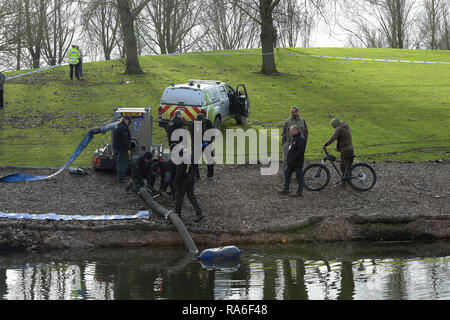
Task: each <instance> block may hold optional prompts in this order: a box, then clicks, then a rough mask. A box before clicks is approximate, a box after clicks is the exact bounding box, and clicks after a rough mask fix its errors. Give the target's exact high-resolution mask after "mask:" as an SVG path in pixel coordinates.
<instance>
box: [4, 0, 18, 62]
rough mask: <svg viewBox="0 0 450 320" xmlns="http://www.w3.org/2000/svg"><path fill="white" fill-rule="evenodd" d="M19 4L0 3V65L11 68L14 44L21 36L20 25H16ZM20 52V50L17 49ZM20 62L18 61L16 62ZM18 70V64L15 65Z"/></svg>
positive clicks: (12, 2)
mask: <svg viewBox="0 0 450 320" xmlns="http://www.w3.org/2000/svg"><path fill="white" fill-rule="evenodd" d="M19 12H21V3H20V2H18V1H17V0H4V1H1V2H0V21H2V23H1V24H0V65H1V66H2V67H1V68H0V69H3V67H7V68H12V66H13V65H12V62H11V57H13V56H14V55H15V50H16V49H17V46H16V44H17V43H18V38H19V37H20V34H21V31H22V29H21V24H20V23H18V21H19V20H18V18H20V16H19V14H18V13H19ZM19 49H20V51H21V48H20V47H19ZM18 61H20V60H18ZM17 64H18V65H19V68H20V62H18V63H17Z"/></svg>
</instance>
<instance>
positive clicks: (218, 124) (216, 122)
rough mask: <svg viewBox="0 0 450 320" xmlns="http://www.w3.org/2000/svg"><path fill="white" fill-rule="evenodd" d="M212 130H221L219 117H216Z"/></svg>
mask: <svg viewBox="0 0 450 320" xmlns="http://www.w3.org/2000/svg"><path fill="white" fill-rule="evenodd" d="M214 128H216V129H218V130H222V120H220V117H216V119H215V120H214Z"/></svg>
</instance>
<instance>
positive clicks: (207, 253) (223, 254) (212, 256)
mask: <svg viewBox="0 0 450 320" xmlns="http://www.w3.org/2000/svg"><path fill="white" fill-rule="evenodd" d="M242 252H243V251H242V250H240V249H238V248H236V247H234V246H230V247H222V248H216V249H206V250H203V252H202V253H201V254H200V255H199V256H198V258H197V260H198V261H203V262H205V261H232V260H236V259H239V258H240V257H241V254H242Z"/></svg>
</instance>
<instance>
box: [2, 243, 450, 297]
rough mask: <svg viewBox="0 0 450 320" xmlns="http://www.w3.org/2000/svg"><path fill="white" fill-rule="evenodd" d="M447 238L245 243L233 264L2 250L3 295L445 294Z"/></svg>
mask: <svg viewBox="0 0 450 320" xmlns="http://www.w3.org/2000/svg"><path fill="white" fill-rule="evenodd" d="M449 248H450V243H446V242H444V243H442V242H441V243H432V244H404V243H403V244H380V245H373V244H357V245H355V244H352V245H344V244H342V245H330V244H328V245H312V244H311V245H291V246H286V245H283V246H271V247H267V246H266V247H247V248H243V249H245V252H246V254H245V255H244V257H243V258H242V259H241V261H240V262H239V263H237V264H234V265H230V264H227V265H216V266H211V265H201V264H200V263H199V262H197V261H195V260H194V256H192V255H185V252H184V250H183V249H182V248H180V249H173V248H170V249H167V248H160V249H142V250H102V251H89V252H85V251H83V252H76V251H69V252H63V253H61V252H53V253H52V252H47V253H33V254H31V253H28V254H5V253H4V254H0V299H5V300H63V299H64V300H66V299H67V300H68V299H71V300H76V299H83V300H87V299H95V300H113V299H120V300H128V299H136V300H137V299H150V300H158V299H188V300H197V299H198V300H204V299H207V300H213V299H216V300H263V299H268V300H307V299H310V300H351V299H356V300H367V299H383V300H386V299H388V300H399V299H419V300H423V299H450V272H449V271H450V270H449V269H450V250H449Z"/></svg>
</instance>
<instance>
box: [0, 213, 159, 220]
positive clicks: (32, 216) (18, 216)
mask: <svg viewBox="0 0 450 320" xmlns="http://www.w3.org/2000/svg"><path fill="white" fill-rule="evenodd" d="M149 217H150V212H149V211H140V212H138V213H137V214H135V215H132V216H131V215H109V216H108V215H103V216H80V215H75V216H70V215H58V214H55V213H47V214H29V213H4V212H1V211H0V219H14V220H63V221H71V220H77V221H98V220H135V219H148V218H149Z"/></svg>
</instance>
